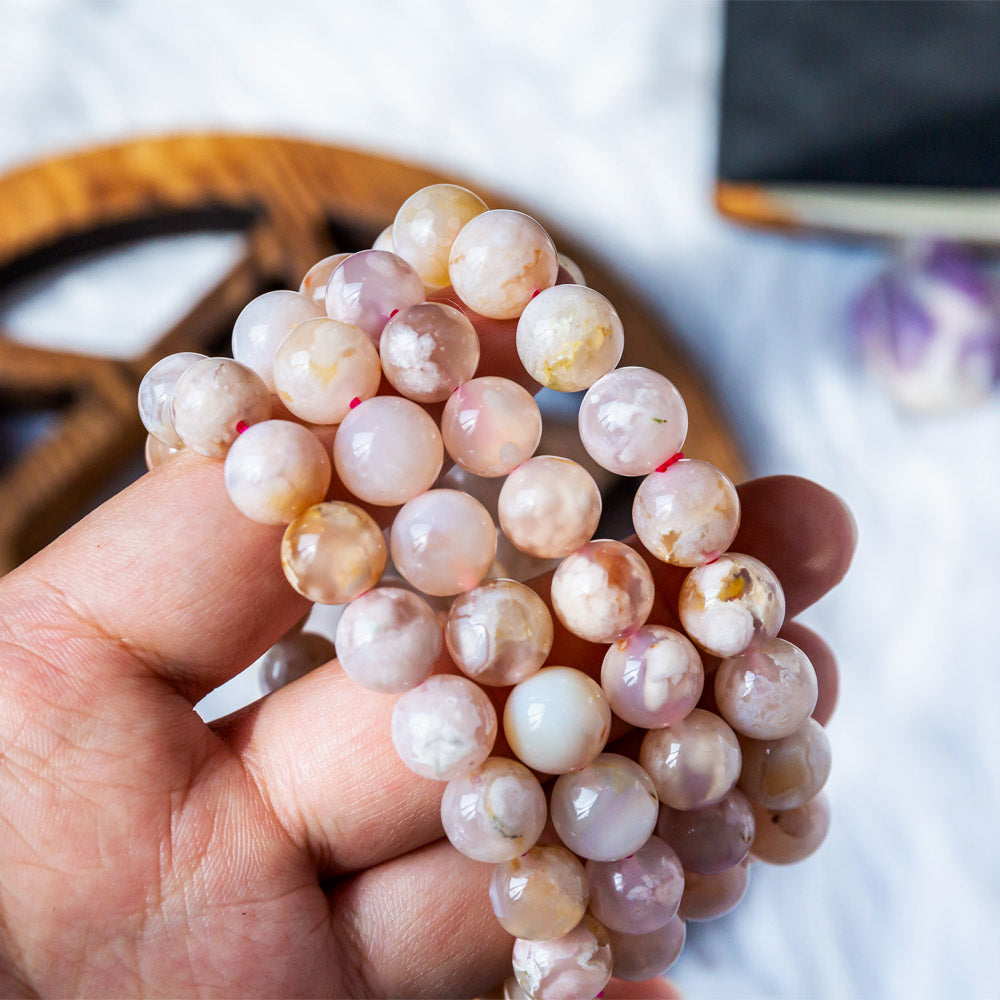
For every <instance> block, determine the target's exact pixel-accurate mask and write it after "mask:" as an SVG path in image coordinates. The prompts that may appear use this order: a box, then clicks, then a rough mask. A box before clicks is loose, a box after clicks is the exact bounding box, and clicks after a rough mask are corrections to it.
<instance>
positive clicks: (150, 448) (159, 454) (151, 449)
mask: <svg viewBox="0 0 1000 1000" xmlns="http://www.w3.org/2000/svg"><path fill="white" fill-rule="evenodd" d="M183 450H184V445H181V446H180V447H179V448H171V447H170V445H169V444H164V443H163V442H162V441H161V440H160V439H159V438H157V437H153V435H152V434H147V435H146V447H145V449H144V457H145V459H146V470H147V471H148V472H152V471H153V469H158V468H159V467H160V466H161V465H163V464H164V463H165V462H168V461H169V460H170V459H171V458H173V457H174V455H179V454H180V453H181V452H182V451H183Z"/></svg>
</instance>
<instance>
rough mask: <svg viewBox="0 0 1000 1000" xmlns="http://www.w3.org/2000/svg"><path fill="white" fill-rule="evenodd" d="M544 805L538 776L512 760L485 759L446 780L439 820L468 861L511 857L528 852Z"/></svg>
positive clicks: (540, 823)
mask: <svg viewBox="0 0 1000 1000" xmlns="http://www.w3.org/2000/svg"><path fill="white" fill-rule="evenodd" d="M547 814H548V808H547V806H546V803H545V792H544V791H542V786H541V785H540V784H539V782H538V779H537V778H536V777H535V776H534V775H533V774H532V773H531V772H530V771H529V770H528V769H527V768H526V767H525V766H524V765H523V764H520V763H518V762H517V761H516V760H508V759H506V758H503V757H490V758H488V759H487V760H486V761H485V763H484V764H483V766H482V767H480V768H479V769H478V770H477V771H473V772H471V773H470V774H466V775H464V776H463V777H461V778H455V779H454V780H452V781H449V782H448V785H447V787H446V788H445V790H444V796H443V797H442V799H441V822H442V824H443V825H444V832H445V834H446V835H447V837H448V839H449V840H450V841H451V842H452V844H453V845H454V846H455V848H456V849H457V850H458V851H460V852H461V853H462V854H464V855H465V856H466V857H467V858H472V859H473V861H490V862H493V863H494V864H496V863H499V862H501V861H511V860H513V859H514V858H517V857H520V856H521V855H522V854H524V853H525V852H526V851H529V850H531V848H532V847H534V846H535V844H536V843H537V841H538V838H539V837H540V836H541V833H542V830H543V829H544V828H545V819H546V816H547Z"/></svg>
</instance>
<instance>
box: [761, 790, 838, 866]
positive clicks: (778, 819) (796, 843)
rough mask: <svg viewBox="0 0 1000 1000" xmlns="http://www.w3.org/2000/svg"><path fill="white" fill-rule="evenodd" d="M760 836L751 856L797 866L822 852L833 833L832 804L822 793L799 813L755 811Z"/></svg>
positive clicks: (776, 863)
mask: <svg viewBox="0 0 1000 1000" xmlns="http://www.w3.org/2000/svg"><path fill="white" fill-rule="evenodd" d="M754 814H755V816H756V819H757V833H756V836H755V837H754V841H753V846H752V847H751V848H750V853H751V854H752V855H753V856H754V857H755V858H759V859H760V860H761V861H766V862H767V863H768V864H771V865H793V864H796V863H798V862H799V861H804V860H805V859H806V858H808V857H809V855H810V854H813V853H814V852H815V851H817V850H818V849H819V846H820V844H822V843H823V841H824V840H825V839H826V835H827V833H828V832H829V830H830V803H829V801H828V799H827V797H826V795H824V794H823V793H822V792H820V793H819V795H817V796H816V797H815V798H813V799H810V800H809V801H808V802H807V803H806V804H805V805H802V806H799V807H798V808H797V809H787V810H783V811H780V812H779V811H777V810H774V809H762V808H761V807H760V806H755V807H754Z"/></svg>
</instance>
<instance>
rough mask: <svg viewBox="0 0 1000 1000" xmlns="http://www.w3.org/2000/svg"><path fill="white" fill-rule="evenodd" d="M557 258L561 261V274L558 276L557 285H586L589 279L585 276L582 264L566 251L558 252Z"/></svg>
mask: <svg viewBox="0 0 1000 1000" xmlns="http://www.w3.org/2000/svg"><path fill="white" fill-rule="evenodd" d="M556 260H558V261H559V276H558V277H557V278H556V284H557V285H586V284H587V279H586V278H585V277H584V276H583V271H582V270H581V269H580V265H579V264H577V262H576V261H575V260H573V259H572V258H571V257H567V256H566V254H564V253H557V254H556Z"/></svg>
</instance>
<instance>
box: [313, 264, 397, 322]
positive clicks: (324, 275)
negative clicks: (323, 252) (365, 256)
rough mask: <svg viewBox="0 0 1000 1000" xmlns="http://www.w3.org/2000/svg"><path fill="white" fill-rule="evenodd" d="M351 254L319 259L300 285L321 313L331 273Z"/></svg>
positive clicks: (324, 309) (324, 308)
mask: <svg viewBox="0 0 1000 1000" xmlns="http://www.w3.org/2000/svg"><path fill="white" fill-rule="evenodd" d="M389 249H392V248H391V247H390V248H389ZM350 256H351V255H350V254H349V253H335V254H333V255H331V256H330V257H324V258H323V259H322V260H319V261H317V262H316V263H315V264H313V266H312V267H311V268H309V270H308V271H306V273H305V277H304V278H303V279H302V284H300V285H299V294H300V295H305V296H306V298H309V299H312V300H313V302H315V303H316V304H317V305H318V306H319V309H320V313H319V315H323V314H324V313H325V312H326V286H327V283H328V282H329V280H330V275H331V274H333V272H334V271H336V270H337V268H338V267H340V265H341V264H343V263H344V261H345V260H347V258H348V257H350Z"/></svg>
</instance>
